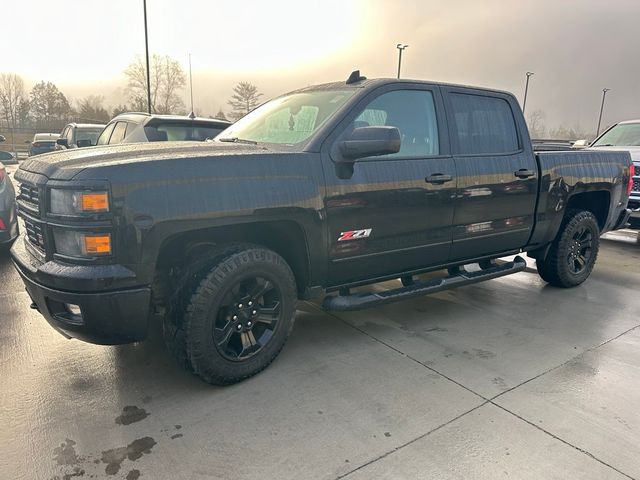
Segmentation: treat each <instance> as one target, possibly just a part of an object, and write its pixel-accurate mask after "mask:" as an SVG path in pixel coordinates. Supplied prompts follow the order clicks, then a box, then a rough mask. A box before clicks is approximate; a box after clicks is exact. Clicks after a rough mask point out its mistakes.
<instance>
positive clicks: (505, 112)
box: [451, 93, 519, 155]
mask: <svg viewBox="0 0 640 480" xmlns="http://www.w3.org/2000/svg"><path fill="white" fill-rule="evenodd" d="M451 105H452V106H453V115H454V121H455V131H456V133H457V135H458V153H460V154H462V155H465V154H483V153H510V152H515V151H517V150H518V149H519V146H518V134H517V130H516V124H515V120H514V118H513V113H512V112H511V107H510V106H509V103H508V102H507V101H506V100H504V99H502V98H495V97H484V96H481V95H469V94H462V93H454V94H451Z"/></svg>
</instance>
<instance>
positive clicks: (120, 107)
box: [111, 104, 133, 118]
mask: <svg viewBox="0 0 640 480" xmlns="http://www.w3.org/2000/svg"><path fill="white" fill-rule="evenodd" d="M132 110H133V109H132V108H129V106H128V105H126V104H123V105H116V106H115V107H113V110H112V111H111V117H112V118H113V117H117V116H118V115H120V114H121V113H125V112H130V111H132Z"/></svg>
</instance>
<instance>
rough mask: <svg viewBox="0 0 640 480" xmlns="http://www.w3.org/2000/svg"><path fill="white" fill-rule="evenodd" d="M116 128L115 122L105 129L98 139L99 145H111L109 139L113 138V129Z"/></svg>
mask: <svg viewBox="0 0 640 480" xmlns="http://www.w3.org/2000/svg"><path fill="white" fill-rule="evenodd" d="M115 126H116V124H115V122H114V123H110V124H109V125H107V126H106V127H104V130H103V131H102V133H101V134H100V136H99V137H98V143H97V145H107V144H108V143H109V137H110V136H111V133H112V132H113V129H114V128H115Z"/></svg>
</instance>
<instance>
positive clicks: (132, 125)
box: [97, 113, 231, 145]
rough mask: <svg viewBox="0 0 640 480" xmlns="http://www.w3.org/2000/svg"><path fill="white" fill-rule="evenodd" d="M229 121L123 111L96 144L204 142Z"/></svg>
mask: <svg viewBox="0 0 640 480" xmlns="http://www.w3.org/2000/svg"><path fill="white" fill-rule="evenodd" d="M229 125H231V122H228V121H226V120H217V119H213V118H198V117H186V116H181V115H150V114H148V113H122V114H120V115H118V116H117V117H115V118H114V119H113V120H111V121H110V122H109V123H108V124H107V126H106V127H105V129H104V130H103V131H102V133H101V134H100V136H99V137H98V142H97V144H98V145H114V144H118V143H140V142H167V141H169V142H185V141H196V142H203V141H205V140H206V139H208V138H214V137H215V136H217V135H218V134H219V133H220V132H222V131H223V130H225V129H226V128H227V127H228V126H229Z"/></svg>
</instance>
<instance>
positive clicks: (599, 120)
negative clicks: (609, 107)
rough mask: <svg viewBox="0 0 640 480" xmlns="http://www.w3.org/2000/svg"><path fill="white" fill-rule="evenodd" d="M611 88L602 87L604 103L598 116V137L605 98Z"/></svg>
mask: <svg viewBox="0 0 640 480" xmlns="http://www.w3.org/2000/svg"><path fill="white" fill-rule="evenodd" d="M609 90H611V89H610V88H603V89H602V103H601V104H600V116H599V117H598V131H597V132H596V138H597V137H598V136H599V135H600V123H602V112H603V110H604V98H605V97H606V96H607V92H608V91H609Z"/></svg>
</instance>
